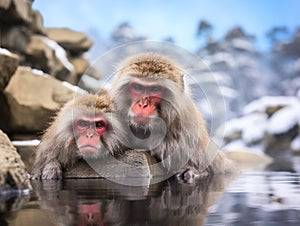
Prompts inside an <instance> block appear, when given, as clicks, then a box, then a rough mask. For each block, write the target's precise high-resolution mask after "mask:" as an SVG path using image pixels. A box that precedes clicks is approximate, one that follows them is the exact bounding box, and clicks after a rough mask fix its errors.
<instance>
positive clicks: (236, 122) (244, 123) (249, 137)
mask: <svg viewBox="0 0 300 226" xmlns="http://www.w3.org/2000/svg"><path fill="white" fill-rule="evenodd" d="M266 122H267V115H266V114H263V113H253V114H250V115H246V116H244V117H242V118H237V119H232V120H229V121H228V122H226V125H225V132H224V133H225V137H226V136H228V135H230V134H232V133H236V132H241V136H242V140H243V142H244V143H245V144H250V143H254V142H256V141H260V140H262V139H263V136H264V133H265V128H266Z"/></svg>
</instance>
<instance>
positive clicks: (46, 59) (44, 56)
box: [25, 35, 76, 84]
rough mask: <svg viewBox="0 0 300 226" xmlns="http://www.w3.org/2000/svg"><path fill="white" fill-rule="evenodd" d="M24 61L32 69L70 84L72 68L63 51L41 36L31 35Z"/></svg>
mask: <svg viewBox="0 0 300 226" xmlns="http://www.w3.org/2000/svg"><path fill="white" fill-rule="evenodd" d="M25 54H26V57H27V58H26V60H27V61H28V63H29V65H30V66H31V67H32V68H37V69H40V70H42V71H44V72H46V73H48V74H50V75H53V76H54V77H56V78H58V79H60V80H64V81H68V82H70V83H72V84H74V82H76V79H74V80H75V81H73V77H74V75H75V73H74V67H73V65H72V64H71V63H70V62H69V60H68V58H67V55H66V52H65V50H64V49H63V48H62V47H61V46H59V45H58V44H57V43H56V42H54V41H52V40H50V39H48V38H47V37H44V36H41V35H33V36H32V37H31V40H30V43H29V44H28V46H27V48H26V50H25Z"/></svg>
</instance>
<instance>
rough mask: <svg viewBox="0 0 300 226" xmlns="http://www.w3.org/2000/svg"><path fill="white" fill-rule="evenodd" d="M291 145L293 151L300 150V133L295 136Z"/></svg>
mask: <svg viewBox="0 0 300 226" xmlns="http://www.w3.org/2000/svg"><path fill="white" fill-rule="evenodd" d="M290 147H291V149H292V150H293V151H299V150H300V135H298V136H297V137H295V138H294V139H293V140H292V142H291V144H290Z"/></svg>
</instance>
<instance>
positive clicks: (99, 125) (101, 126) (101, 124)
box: [95, 121, 106, 128]
mask: <svg viewBox="0 0 300 226" xmlns="http://www.w3.org/2000/svg"><path fill="white" fill-rule="evenodd" d="M95 126H96V128H103V127H105V126H106V124H105V122H104V121H97V122H95Z"/></svg>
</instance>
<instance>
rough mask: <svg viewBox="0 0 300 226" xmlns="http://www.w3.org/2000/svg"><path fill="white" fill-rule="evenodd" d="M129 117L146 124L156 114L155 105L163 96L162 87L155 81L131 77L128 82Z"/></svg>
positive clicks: (135, 121) (138, 122)
mask: <svg viewBox="0 0 300 226" xmlns="http://www.w3.org/2000/svg"><path fill="white" fill-rule="evenodd" d="M129 93H130V98H131V108H130V117H131V120H132V121H133V122H134V123H137V124H142V125H148V124H149V123H150V121H151V118H153V117H155V116H157V106H158V104H159V103H160V102H161V99H162V96H163V87H162V86H161V85H160V84H159V83H157V82H149V81H142V80H138V79H133V80H132V81H131V82H130V83H129Z"/></svg>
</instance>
